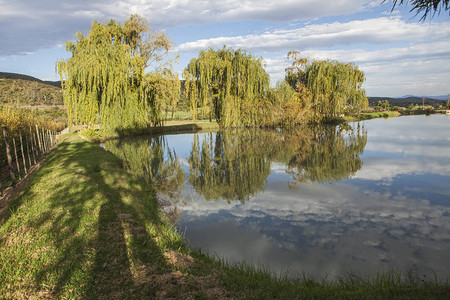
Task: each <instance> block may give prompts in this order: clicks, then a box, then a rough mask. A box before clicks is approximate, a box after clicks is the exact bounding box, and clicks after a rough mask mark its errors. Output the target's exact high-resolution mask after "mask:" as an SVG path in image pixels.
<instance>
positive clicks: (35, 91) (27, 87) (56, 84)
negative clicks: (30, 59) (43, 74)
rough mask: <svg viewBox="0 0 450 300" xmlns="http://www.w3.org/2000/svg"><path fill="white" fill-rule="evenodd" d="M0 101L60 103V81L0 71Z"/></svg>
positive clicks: (61, 99) (34, 103)
mask: <svg viewBox="0 0 450 300" xmlns="http://www.w3.org/2000/svg"><path fill="white" fill-rule="evenodd" d="M0 103H17V104H27V105H42V104H45V105H61V104H64V103H63V96H62V91H61V82H60V81H43V80H40V79H37V78H35V77H32V76H28V75H23V74H15V73H5V72H0Z"/></svg>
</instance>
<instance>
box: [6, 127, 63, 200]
mask: <svg viewBox="0 0 450 300" xmlns="http://www.w3.org/2000/svg"><path fill="white" fill-rule="evenodd" d="M1 131H2V135H3V136H2V137H1V138H0V195H3V191H4V190H5V189H7V188H8V187H11V186H14V185H15V184H16V183H17V182H19V181H20V180H21V179H22V178H24V177H25V176H26V175H27V174H28V173H29V171H30V169H31V168H32V167H33V166H34V165H36V164H37V163H38V162H39V161H40V159H41V158H42V157H43V156H44V155H45V154H47V153H48V152H50V150H51V149H52V148H53V146H54V145H55V144H56V137H57V136H58V134H57V133H56V132H53V131H51V130H48V129H45V128H39V127H38V126H37V125H36V126H35V127H30V128H29V131H27V132H23V131H19V132H18V133H17V132H16V133H14V134H12V133H10V132H9V130H8V128H7V127H2V128H1Z"/></svg>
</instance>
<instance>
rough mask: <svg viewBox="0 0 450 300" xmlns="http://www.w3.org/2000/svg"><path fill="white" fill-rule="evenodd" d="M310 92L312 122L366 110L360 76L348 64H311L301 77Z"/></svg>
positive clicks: (365, 98)
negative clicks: (312, 110) (312, 112)
mask: <svg viewBox="0 0 450 300" xmlns="http://www.w3.org/2000/svg"><path fill="white" fill-rule="evenodd" d="M304 81H305V85H306V87H307V88H308V90H309V91H310V92H311V97H312V107H313V109H314V120H315V121H321V120H325V121H327V120H330V119H335V118H337V117H340V116H341V115H342V114H344V112H353V113H354V112H360V111H361V110H362V109H365V108H366V107H367V106H368V100H367V97H366V94H365V91H364V89H362V84H363V82H364V81H365V76H364V72H362V71H360V70H359V69H358V67H357V66H356V65H354V64H352V63H341V62H338V61H330V60H327V61H314V62H313V63H312V64H311V65H309V66H308V67H307V68H306V70H305V74H304Z"/></svg>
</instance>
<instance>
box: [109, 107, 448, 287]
mask: <svg viewBox="0 0 450 300" xmlns="http://www.w3.org/2000/svg"><path fill="white" fill-rule="evenodd" d="M105 147H106V149H107V150H109V151H111V152H113V153H114V154H116V155H117V156H119V157H120V158H122V159H123V160H124V162H125V165H127V167H128V168H129V169H130V170H131V171H132V172H133V173H135V174H136V175H137V176H140V177H142V178H143V179H145V180H147V181H148V182H149V183H152V184H153V185H154V186H156V187H157V188H158V191H159V196H160V198H161V199H163V200H164V201H163V202H165V205H166V206H167V209H168V210H170V209H171V211H172V216H173V218H174V219H175V220H176V222H177V226H178V227H179V228H180V229H181V230H182V231H183V232H185V237H186V240H187V241H188V243H189V244H190V245H191V246H192V247H194V248H201V249H202V250H204V251H206V252H208V253H210V254H212V255H217V256H219V257H222V258H224V259H226V260H227V261H229V262H230V263H235V262H242V261H245V262H247V263H252V264H260V265H264V266H266V267H268V268H270V269H271V270H273V271H275V272H288V274H289V276H291V277H295V276H297V275H298V274H303V273H305V274H308V275H312V276H319V277H320V276H324V275H328V276H330V275H331V276H332V275H337V274H349V273H351V274H369V275H370V274H375V273H377V272H379V271H384V270H387V269H388V268H394V269H396V270H399V271H402V272H408V271H414V272H416V274H417V275H418V276H421V277H422V276H428V277H429V276H432V274H433V272H435V273H436V274H437V276H438V278H440V279H441V280H447V279H450V116H446V115H433V116H431V117H426V116H411V117H400V118H392V119H386V120H385V119H377V120H371V121H367V122H363V123H359V124H356V123H355V124H352V125H351V126H337V127H336V126H328V127H327V126H325V127H323V126H319V127H305V128H298V129H296V130H293V131H281V130H256V129H255V130H228V131H221V132H214V133H196V134H177V135H165V136H159V137H141V138H133V139H123V140H118V141H109V142H107V143H106V145H105ZM174 208H175V210H173V209H174ZM431 270H432V271H431Z"/></svg>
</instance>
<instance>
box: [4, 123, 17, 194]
mask: <svg viewBox="0 0 450 300" xmlns="http://www.w3.org/2000/svg"><path fill="white" fill-rule="evenodd" d="M2 130H3V137H4V138H5V146H6V157H7V158H8V166H9V176H10V177H11V182H12V185H13V186H15V185H16V175H15V174H14V167H13V163H12V157H11V151H10V149H9V139H8V128H6V127H5V126H3V127H2Z"/></svg>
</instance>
